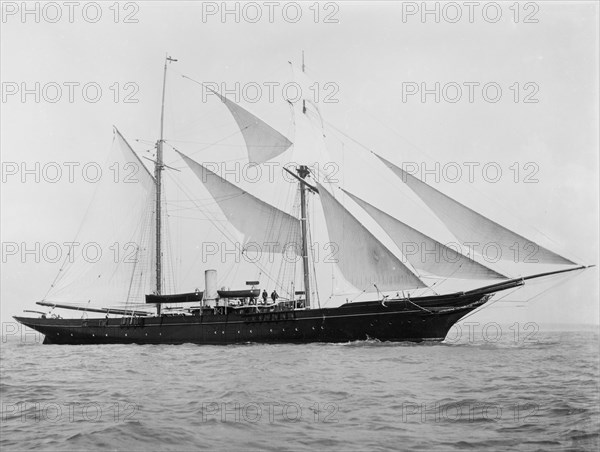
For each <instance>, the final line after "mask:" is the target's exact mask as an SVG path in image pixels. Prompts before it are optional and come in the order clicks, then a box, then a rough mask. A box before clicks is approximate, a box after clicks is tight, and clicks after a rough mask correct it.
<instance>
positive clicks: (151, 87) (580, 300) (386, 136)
mask: <svg viewBox="0 0 600 452" xmlns="http://www.w3.org/2000/svg"><path fill="white" fill-rule="evenodd" d="M467 3H468V2H467ZM488 3H489V2H482V3H481V6H480V7H477V9H474V10H469V6H468V5H465V4H464V3H461V2H456V3H453V4H452V5H450V6H449V5H448V4H446V3H438V2H431V3H429V4H428V5H429V6H428V8H430V10H431V11H433V12H430V13H428V14H425V15H423V11H422V4H421V2H369V3H365V2H328V3H327V2H325V3H319V4H316V5H317V6H314V5H313V6H311V5H312V3H298V4H296V3H293V2H276V3H275V4H274V6H272V8H273V9H272V10H271V17H269V14H270V10H269V8H270V6H269V4H268V2H267V3H263V2H254V3H250V4H244V3H229V4H227V8H229V11H230V12H229V13H228V14H225V15H223V4H222V3H221V2H177V1H174V2H157V1H152V2H124V3H119V4H118V7H114V6H113V7H111V5H112V4H110V3H101V4H98V5H99V6H97V5H96V4H92V3H91V2H81V4H80V5H78V6H77V7H76V8H75V9H74V10H71V11H70V10H69V7H68V6H67V5H64V4H63V3H61V2H58V3H56V4H54V5H52V6H47V5H45V4H43V3H31V4H29V6H28V8H30V9H31V11H32V12H29V13H25V14H24V12H23V10H22V6H23V4H22V3H21V2H3V4H2V22H1V23H0V26H1V31H0V38H1V39H0V41H1V44H0V58H1V65H0V76H1V79H2V103H1V118H0V126H1V134H0V150H1V154H2V155H1V158H2V164H3V167H2V177H3V180H2V187H1V189H2V193H1V203H2V204H1V205H2V216H1V222H2V224H1V235H2V242H3V256H2V276H1V278H2V287H1V298H0V315H1V320H2V322H6V321H9V320H10V317H11V316H12V315H17V314H18V313H20V312H21V310H22V309H32V308H33V309H35V308H34V306H35V305H34V302H35V301H37V300H39V299H41V298H42V297H43V296H44V294H45V293H46V292H47V290H48V288H49V287H50V285H51V284H52V281H53V280H54V277H55V275H56V274H57V271H58V268H59V267H60V264H57V263H53V262H49V261H48V259H45V258H44V256H43V255H41V253H37V254H38V255H40V256H41V257H40V256H36V252H35V251H34V252H33V253H30V254H25V255H23V253H22V251H23V249H34V250H35V246H36V244H39V245H38V246H39V247H40V249H41V248H43V247H44V245H45V244H48V243H54V242H56V243H63V242H65V241H69V240H72V238H73V237H75V236H76V234H77V231H78V230H79V225H80V224H81V222H82V218H84V216H85V212H86V210H87V208H88V206H89V204H90V200H91V199H93V197H94V193H95V192H96V188H97V187H98V186H99V185H101V184H102V183H105V182H106V181H107V180H110V177H112V176H114V172H111V170H110V169H108V168H107V167H105V166H103V168H104V172H103V176H102V181H101V183H100V184H96V183H92V182H90V180H89V179H93V175H92V176H90V177H87V176H89V174H90V173H86V174H84V173H83V172H82V167H84V166H85V165H86V164H88V166H92V167H95V166H96V165H104V164H105V163H106V162H107V155H109V154H110V152H111V143H112V139H113V125H114V126H117V127H118V128H119V130H120V131H121V132H122V133H123V134H124V136H125V137H126V138H127V140H128V141H129V142H130V143H131V145H132V147H133V148H134V149H135V150H136V151H137V152H138V153H139V154H140V155H142V156H146V157H151V156H152V154H151V153H148V152H147V151H148V150H151V149H152V146H153V142H154V141H156V139H157V138H158V134H159V124H160V101H161V84H162V70H163V64H164V58H165V55H166V54H167V53H168V54H169V55H171V56H172V57H173V58H176V59H178V61H177V62H176V63H173V64H171V65H170V67H169V78H168V90H167V102H166V107H165V139H166V140H167V141H168V142H169V143H170V144H171V145H172V146H175V147H177V148H178V149H180V150H182V151H183V152H185V153H187V154H188V155H190V156H191V157H192V158H197V159H198V160H199V161H201V160H203V161H216V162H220V161H230V162H231V161H234V160H236V159H240V158H242V157H243V149H242V143H241V142H240V137H239V136H233V137H232V134H234V133H235V130H236V129H235V123H234V121H233V119H232V117H231V116H230V114H229V112H228V111H227V109H226V108H225V107H224V106H223V105H222V104H221V103H220V102H218V101H216V100H215V98H214V97H212V98H211V97H210V96H209V97H208V98H203V93H202V88H201V86H200V85H199V84H198V83H195V82H193V81H191V80H189V79H186V78H183V77H182V75H186V76H188V77H190V78H192V79H194V80H196V81H201V82H204V83H216V84H217V86H219V87H220V88H225V89H229V90H231V91H232V95H234V94H235V90H236V83H239V86H240V89H239V90H238V91H239V92H240V93H241V99H240V104H242V105H244V106H245V107H247V108H249V109H250V110H251V111H253V112H256V113H257V114H258V115H259V116H260V117H261V118H263V119H265V121H266V122H268V123H269V124H271V125H272V126H273V127H274V128H276V129H277V130H279V131H281V132H282V133H284V134H286V135H288V136H291V135H293V130H294V127H293V121H292V116H291V115H290V110H289V107H288V104H287V103H286V102H285V99H284V96H283V94H282V92H281V91H282V90H281V87H282V86H283V85H284V84H285V83H286V82H289V81H290V80H294V78H295V77H297V76H298V68H299V65H300V64H301V55H302V52H303V51H304V54H305V62H306V74H307V76H308V77H309V78H310V79H312V80H313V81H315V82H316V83H318V85H316V86H317V88H316V89H315V90H314V91H311V93H310V94H311V95H312V96H314V95H315V92H317V93H318V94H319V96H318V99H315V101H316V104H317V105H318V106H319V110H320V112H321V115H322V117H323V119H324V120H325V121H326V122H327V124H332V125H333V126H334V127H335V128H336V130H338V131H341V132H343V134H342V133H341V132H340V133H332V134H329V135H328V136H327V140H326V141H327V142H328V145H329V146H331V154H330V155H331V158H332V160H331V161H332V162H333V163H335V164H336V165H337V166H336V168H338V174H339V177H340V185H341V186H344V187H345V188H349V189H350V190H351V191H353V192H355V193H356V194H357V195H359V196H361V197H367V198H369V197H370V199H372V200H376V201H377V205H378V206H379V207H380V208H382V209H384V210H386V211H388V212H393V213H394V214H395V215H398V216H403V218H408V219H409V220H410V221H414V222H416V223H419V222H421V224H422V226H423V228H424V230H426V231H427V232H429V233H431V234H439V235H442V236H443V235H444V234H446V233H447V232H445V231H443V229H442V228H440V227H439V225H438V226H436V225H435V221H434V217H433V216H432V215H431V213H430V212H428V211H427V209H423V208H422V205H419V203H418V199H417V198H416V197H415V196H414V195H412V194H411V193H410V192H409V191H405V192H403V195H402V196H398V195H397V194H396V193H395V192H394V191H393V188H394V186H393V184H394V183H397V181H394V177H393V176H392V175H391V174H389V173H386V172H385V171H383V169H382V167H381V166H377V165H378V163H377V162H373V160H372V159H371V156H370V155H369V153H368V152H367V151H366V150H365V148H364V147H367V148H368V149H372V150H375V151H376V152H378V153H379V154H381V155H382V156H384V157H385V158H387V159H389V160H392V161H394V162H395V163H397V164H398V165H401V164H411V165H416V166H411V168H418V169H419V172H417V174H416V175H417V176H419V177H422V178H423V177H425V178H426V179H425V180H426V181H427V182H428V183H431V184H432V185H434V186H435V187H437V188H439V189H440V190H442V191H443V192H445V193H447V194H448V195H450V196H452V197H454V198H455V199H458V200H460V201H461V202H463V203H465V204H467V205H468V206H470V207H473V208H474V209H475V210H477V211H479V212H481V213H483V214H485V215H487V216H490V217H491V218H493V219H495V220H497V221H499V222H501V223H502V224H503V225H506V226H507V227H509V228H511V229H513V230H515V231H518V232H519V233H520V234H523V235H525V236H526V237H528V238H531V239H532V240H534V241H536V242H537V243H539V244H541V245H542V246H544V247H547V248H550V249H552V250H554V251H556V252H557V253H559V254H562V255H564V256H566V257H568V258H570V259H573V260H575V261H576V262H578V263H581V264H587V265H591V264H597V263H598V192H599V187H598V149H599V148H598V145H599V143H598V124H599V115H598V55H599V52H598V50H599V49H598V47H599V46H598V5H597V3H596V2H564V3H563V2H555V1H552V2H529V3H527V5H528V6H526V4H525V3H520V4H518V8H516V7H515V6H514V5H513V3H512V2H500V3H498V5H499V6H498V7H497V8H496V7H494V6H493V5H492V6H490V5H489V4H488ZM36 5H37V6H36ZM511 5H512V6H511ZM36 8H38V10H37V11H36ZM111 8H112V9H111ZM236 8H237V12H236ZM436 8H437V11H438V12H437V16H436ZM258 12H260V18H259V16H258V15H257V14H258ZM459 13H460V15H459ZM299 14H300V16H299ZM289 61H291V62H292V63H294V65H295V73H294V72H292V68H291V66H290V64H289V63H288V62H289ZM275 83H278V85H275V86H276V88H275V90H274V93H275V94H274V99H269V98H268V95H267V90H266V88H264V87H267V86H269V84H275ZM36 84H38V85H36ZM257 84H258V85H259V86H260V87H262V88H263V91H262V96H260V98H259V99H258V101H257V102H253V100H254V99H253V98H251V97H252V95H253V94H252V93H254V91H253V90H254V89H255V87H256V85H257ZM57 86H58V89H60V96H59V95H58V94H59V91H58V90H57ZM69 87H71V89H72V91H71V92H70V91H69V89H70V88H69ZM84 87H86V88H85V89H84ZM242 87H246V88H247V91H245V95H244V91H243V89H242ZM484 87H485V89H484ZM498 89H499V90H498ZM24 90H29V91H28V92H29V94H24ZM424 90H428V91H425V94H423V92H424ZM470 90H472V91H470ZM427 93H429V94H427ZM70 94H72V97H71V99H69V95H70ZM288 95H289V93H288ZM344 134H345V135H349V136H351V137H352V139H349V138H347V137H346V136H345V135H344ZM136 140H140V141H136ZM217 142H218V143H217ZM208 143H217V144H216V145H215V146H212V147H208ZM363 146H364V147H363ZM165 152H166V155H165V161H166V162H167V163H168V164H171V165H172V166H173V167H174V168H176V169H179V170H180V171H181V172H180V173H179V172H177V173H176V172H174V171H171V173H170V174H171V176H168V177H169V178H172V177H174V178H177V179H178V181H180V182H182V183H183V182H184V181H186V183H187V184H189V186H190V187H191V188H190V190H191V191H192V192H193V193H195V194H197V196H198V198H202V196H206V194H205V192H202V191H201V190H202V187H201V186H200V185H199V184H198V181H197V180H194V179H193V177H191V178H190V175H189V173H188V172H186V168H185V165H184V164H183V163H182V161H181V160H180V159H178V157H177V155H176V154H175V153H174V152H173V151H172V149H171V148H169V149H167V151H165ZM294 157H295V158H297V155H296V154H294ZM144 161H145V162H146V163H148V164H149V165H151V164H150V162H148V161H147V160H144ZM36 162H37V163H38V165H39V166H38V167H37V168H39V170H36V166H35V165H36ZM69 162H71V163H69ZM69 164H70V165H72V167H73V168H74V170H73V171H74V172H73V180H72V181H71V180H69V177H68V174H67V173H68V171H67V169H68V165H69ZM436 164H438V165H439V170H437V171H436V168H437V167H436ZM23 165H25V166H23ZM469 165H470V166H469ZM56 166H58V167H60V168H62V170H63V171H62V175H61V176H60V177H58V176H57V177H55V178H54V180H53V177H54V175H55V174H56V173H54V172H53V171H54V170H55V168H56ZM24 167H25V168H29V169H33V170H32V172H30V173H29V174H25V175H24V174H23V173H22V169H23V168H24ZM457 167H459V168H460V169H461V170H462V174H461V175H460V177H455V176H456V174H455V173H452V172H450V173H444V172H443V171H442V169H443V168H447V170H448V171H451V170H453V169H454V170H455V169H456V168H457ZM469 167H471V168H473V172H472V174H470V176H471V177H469V174H468V168H469ZM423 168H425V169H429V170H430V172H429V173H426V172H425V173H424V172H422V171H420V170H422V169H423ZM483 168H486V171H487V172H484V171H483ZM93 169H94V168H92V170H93ZM121 169H122V170H123V171H124V169H123V168H121ZM498 169H499V171H500V172H499V173H498ZM44 171H46V172H44ZM36 173H37V174H36ZM36 175H37V176H39V180H38V181H36V180H35V177H36ZM436 175H438V176H440V177H439V181H437V180H435V178H436ZM444 175H445V176H446V177H444ZM86 177H87V179H88V180H86ZM123 177H124V173H123V172H121V173H120V174H119V181H120V182H122V180H121V179H122V178H123ZM194 184H195V185H194ZM113 188H114V187H113ZM254 188H255V189H256V190H258V192H259V193H260V189H259V188H258V187H253V189H254ZM394 189H395V188H394ZM269 192H271V193H269ZM111 193H112V192H111ZM173 193H174V192H173ZM261 194H262V195H264V196H266V197H269V196H271V200H272V201H273V202H274V203H275V204H278V203H282V202H283V201H285V198H286V196H288V195H289V193H283V192H276V191H274V190H273V189H272V188H271V187H267V188H266V189H265V191H263V192H262V193H261ZM111 196H113V198H111V199H112V200H113V201H112V202H114V206H117V204H118V203H125V202H130V201H125V198H124V197H123V198H121V197H119V195H116V194H111ZM167 196H168V197H169V196H172V198H171V197H169V199H170V200H172V201H173V203H174V204H173V205H176V204H175V203H177V202H179V203H182V204H180V205H184V201H185V200H184V199H183V195H182V194H181V193H179V194H177V195H174V194H173V195H167ZM195 196H196V195H195ZM130 206H131V209H130V211H131V212H133V211H134V210H135V209H141V208H142V207H143V205H141V204H140V203H139V202H134V204H130ZM188 207H189V205H188ZM107 209H108V210H107V215H108V214H109V213H110V212H109V211H110V210H111V206H110V203H109V204H108V207H107ZM112 210H113V213H115V212H120V211H121V210H119V209H118V208H116V207H115V208H114V209H112ZM190 215H192V216H194V214H190ZM318 216H319V213H318V212H317V213H315V221H317V217H318ZM199 218H200V216H198V215H196V216H194V220H193V221H191V222H190V223H189V224H183V222H181V224H177V225H176V226H173V230H172V231H173V233H174V243H175V245H174V247H175V248H177V249H178V250H180V251H182V252H184V253H185V254H186V255H187V256H191V255H193V254H194V253H195V252H196V251H197V250H198V249H199V247H201V246H202V241H203V240H206V239H207V238H208V239H213V240H218V239H217V236H218V235H217V234H214V231H212V230H211V225H210V224H208V223H209V222H206V221H204V222H201V221H197V220H198V219H199ZM173 219H174V220H175V215H174V216H173ZM110 221H113V220H110ZM89 222H90V220H89V218H88V223H89ZM98 224H99V225H100V228H99V229H104V230H105V232H106V231H108V230H117V231H118V230H119V228H120V225H119V224H118V222H117V223H114V222H113V223H110V224H109V220H108V216H107V219H106V220H99V221H97V222H96V223H95V226H98ZM109 226H110V227H109ZM97 229H98V228H97ZM184 232H185V233H186V234H184ZM188 232H192V233H193V234H192V235H194V234H195V235H194V236H193V237H192V238H189V236H188V234H187V233H188ZM184 235H185V236H186V237H184ZM439 235H438V236H439ZM38 257H39V258H38ZM36 258H38V259H37V260H38V261H39V262H36ZM190 259H192V260H193V258H190ZM196 264H198V262H197V261H195V266H194V270H193V271H194V272H196V271H197V272H198V273H196V274H199V278H197V279H199V282H197V281H187V280H186V281H184V280H183V279H179V280H178V281H179V285H178V287H181V289H182V290H193V289H194V286H195V285H196V286H197V285H198V284H200V285H201V284H202V276H201V273H200V271H202V269H201V267H202V265H198V270H196V266H197V265H196ZM175 267H176V268H175V269H176V270H177V269H178V270H179V271H180V273H185V274H186V277H188V279H189V277H190V275H189V272H190V271H189V268H191V267H190V266H189V265H188V264H187V263H186V261H185V260H182V261H178V264H177V265H175ZM508 270H509V273H510V269H508ZM516 271H517V273H514V272H513V273H511V275H512V276H518V275H519V274H521V273H520V272H521V270H520V269H519V270H516ZM193 276H194V275H193V274H192V275H191V277H193ZM243 276H244V275H240V278H242V279H243ZM192 279H194V278H192ZM245 279H248V278H245ZM326 279H331V277H330V276H329V275H326ZM556 282H560V284H559V285H557V286H555V287H552V288H550V286H551V284H550V283H548V285H547V286H544V285H539V286H534V287H532V288H531V290H532V293H531V294H529V292H528V293H527V294H525V292H524V291H523V292H517V293H515V294H514V295H512V296H511V297H509V298H508V299H509V300H512V301H514V303H503V304H500V303H498V304H497V305H495V306H492V307H490V308H489V309H487V310H485V311H483V312H481V313H480V314H477V317H476V318H477V319H479V320H480V321H482V322H484V321H492V320H497V319H501V320H502V321H504V322H508V323H512V322H513V321H516V322H539V323H545V324H551V323H554V324H556V323H567V324H583V323H585V324H597V323H598V317H599V308H598V306H599V292H598V270H597V268H593V269H589V270H587V271H586V272H584V273H583V274H580V275H573V277H569V278H566V277H565V278H558V279H557V280H556V281H554V283H556ZM332 284H334V283H332ZM331 290H332V288H331V287H330V288H327V287H324V288H323V291H324V292H326V293H327V294H328V293H329V292H330V291H331ZM535 290H537V291H538V292H542V291H546V290H547V291H546V292H544V293H543V295H541V296H539V297H537V298H535V299H533V300H531V301H530V302H528V303H523V301H524V300H525V299H527V298H528V297H531V296H533V295H535Z"/></svg>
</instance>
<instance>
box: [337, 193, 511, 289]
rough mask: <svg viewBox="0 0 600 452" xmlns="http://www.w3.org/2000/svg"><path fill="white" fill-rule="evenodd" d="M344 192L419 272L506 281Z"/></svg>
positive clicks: (453, 250) (495, 273) (501, 276)
mask: <svg viewBox="0 0 600 452" xmlns="http://www.w3.org/2000/svg"><path fill="white" fill-rule="evenodd" d="M344 193H346V194H347V195H348V196H350V198H352V199H353V200H354V201H355V202H356V203H357V204H358V205H359V206H360V207H362V208H363V209H364V210H365V211H366V212H367V213H368V214H369V215H371V217H373V219H374V220H375V221H376V222H377V223H378V224H379V225H380V226H381V227H382V228H383V229H384V230H385V232H386V233H387V234H388V235H389V236H390V237H391V239H392V240H393V241H394V243H396V245H398V247H399V248H400V250H401V251H402V254H403V255H404V256H405V257H406V259H407V260H408V262H410V264H411V265H412V266H413V267H414V268H416V269H417V270H423V271H426V272H428V273H431V274H433V275H436V276H441V277H446V278H459V279H506V277H505V276H504V275H501V274H500V273H497V272H495V271H494V270H492V269H490V268H488V267H486V266H484V265H482V264H480V263H478V262H476V261H474V260H472V259H470V258H469V257H467V256H465V255H463V254H461V253H459V252H458V251H456V250H455V249H453V248H451V247H448V246H446V245H444V244H442V243H440V242H438V241H437V240H435V239H433V238H431V237H429V236H427V235H425V234H423V233H422V232H419V231H417V230H416V229H414V228H412V227H410V226H409V225H407V224H405V223H403V222H401V221H400V220H398V219H396V218H394V217H392V216H391V215H388V214H387V213H385V212H383V211H381V210H379V209H378V208H377V207H375V206H373V205H371V204H369V203H368V202H366V201H364V200H362V199H360V198H359V197H358V196H356V195H353V194H352V193H350V192H348V191H346V190H344Z"/></svg>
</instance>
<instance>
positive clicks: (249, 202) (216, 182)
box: [178, 152, 300, 253]
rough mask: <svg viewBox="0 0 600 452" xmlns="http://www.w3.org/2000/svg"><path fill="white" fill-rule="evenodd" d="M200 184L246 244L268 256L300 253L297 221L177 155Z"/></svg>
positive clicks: (298, 222) (206, 169)
mask: <svg viewBox="0 0 600 452" xmlns="http://www.w3.org/2000/svg"><path fill="white" fill-rule="evenodd" d="M178 153H179V155H180V156H181V157H182V158H183V160H184V161H185V163H186V164H187V165H188V166H189V167H190V168H191V170H192V171H193V172H194V174H195V175H196V176H197V177H198V179H200V181H202V183H203V184H204V186H205V187H206V189H207V190H208V191H209V192H210V194H211V196H212V197H213V198H214V200H215V201H216V202H217V204H218V205H219V207H220V208H221V210H222V211H223V213H224V214H225V217H226V218H227V220H228V221H229V222H230V223H231V224H232V225H233V226H234V227H235V228H236V229H237V230H238V231H239V232H241V233H242V234H243V235H244V246H246V245H247V244H249V243H252V244H253V247H256V246H258V247H259V249H260V250H261V251H264V252H267V253H287V252H290V251H295V250H298V249H299V246H300V245H299V237H300V220H299V219H298V218H295V217H293V216H292V215H289V214H287V213H285V212H283V211H281V210H279V209H277V208H276V207H273V206H272V205H270V204H268V203H266V202H264V201H262V200H260V199H258V198H257V197H255V196H253V195H251V194H250V193H248V192H246V191H244V190H242V189H241V188H239V187H237V186H235V185H234V184H232V183H231V182H229V181H227V180H225V179H223V178H222V177H220V176H219V175H218V174H216V173H214V172H212V171H211V170H209V169H208V168H206V167H204V166H202V165H201V164H199V163H197V162H195V161H194V160H192V159H190V158H189V157H187V156H186V155H184V154H182V153H181V152H178Z"/></svg>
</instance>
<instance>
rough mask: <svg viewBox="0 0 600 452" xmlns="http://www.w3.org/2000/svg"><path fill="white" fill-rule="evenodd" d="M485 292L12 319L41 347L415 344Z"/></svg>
mask: <svg viewBox="0 0 600 452" xmlns="http://www.w3.org/2000/svg"><path fill="white" fill-rule="evenodd" d="M489 297H490V295H482V294H470V295H466V294H454V295H445V296H434V297H422V298H415V299H412V300H410V301H407V300H392V301H387V302H385V303H381V302H379V301H373V302H364V303H348V304H345V305H343V306H340V307H338V308H329V309H305V310H287V311H285V310H282V311H272V312H257V311H255V312H245V313H241V312H239V311H234V310H231V309H230V311H229V313H227V314H222V313H221V314H219V313H213V312H212V311H211V313H210V314H207V313H205V314H203V315H186V316H183V315H180V316H164V315H163V316H153V317H133V318H132V317H122V318H111V319H44V318H25V317H15V319H16V320H18V321H19V322H21V323H22V324H24V325H26V326H28V327H30V328H33V329H35V330H37V331H39V332H40V333H42V334H44V335H45V340H44V343H45V344H181V343H194V344H238V343H247V342H257V343H310V342H349V341H360V340H367V339H376V340H381V341H413V342H421V341H425V340H431V341H441V340H443V339H444V338H445V337H446V334H447V333H448V331H449V330H450V328H451V327H452V325H454V324H455V323H456V322H457V321H458V320H459V319H460V318H462V317H463V316H465V315H466V314H467V313H469V312H471V311H472V310H474V309H476V308H477V307H479V306H481V305H483V304H484V303H485V302H486V301H487V300H488V299H489ZM417 303H418V306H417V305H416V304H417ZM250 311H253V310H250Z"/></svg>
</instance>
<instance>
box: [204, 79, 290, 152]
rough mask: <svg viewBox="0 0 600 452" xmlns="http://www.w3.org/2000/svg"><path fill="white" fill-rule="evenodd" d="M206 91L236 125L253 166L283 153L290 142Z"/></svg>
mask: <svg viewBox="0 0 600 452" xmlns="http://www.w3.org/2000/svg"><path fill="white" fill-rule="evenodd" d="M207 89H208V90H209V91H211V92H213V93H214V94H216V95H217V96H219V98H220V99H221V101H223V103H224V104H225V105H226V106H227V108H228V109H229V111H230V112H231V114H232V115H233V117H234V119H235V121H236V122H237V124H238V127H239V128H240V130H241V132H242V136H243V137H244V141H245V142H246V148H247V149H248V160H249V161H250V163H253V164H261V163H264V162H266V161H268V160H271V159H272V158H275V157H277V156H278V155H280V154H282V153H284V152H285V151H286V150H287V149H288V148H289V147H290V146H291V145H292V142H291V141H290V140H288V139H287V138H286V137H285V136H283V135H282V134H281V133H279V132H278V131H277V130H275V129H274V128H273V127H271V126H270V125H269V124H267V123H266V122H264V121H263V120H261V119H260V118H258V117H256V116H255V115H253V114H252V113H250V112H249V111H248V110H246V109H244V108H242V107H240V106H239V105H238V104H236V103H235V102H232V101H231V100H229V99H227V98H226V97H225V96H221V95H220V94H219V93H217V92H216V91H213V90H212V89H210V88H208V87H207Z"/></svg>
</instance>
